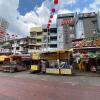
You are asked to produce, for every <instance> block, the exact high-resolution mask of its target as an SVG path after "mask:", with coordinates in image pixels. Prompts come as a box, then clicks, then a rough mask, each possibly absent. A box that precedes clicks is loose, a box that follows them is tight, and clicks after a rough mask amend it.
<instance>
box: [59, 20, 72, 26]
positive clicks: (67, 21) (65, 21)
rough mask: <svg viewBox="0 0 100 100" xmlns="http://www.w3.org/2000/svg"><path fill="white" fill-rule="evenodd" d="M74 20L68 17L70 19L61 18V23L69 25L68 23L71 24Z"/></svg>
mask: <svg viewBox="0 0 100 100" xmlns="http://www.w3.org/2000/svg"><path fill="white" fill-rule="evenodd" d="M73 22H74V20H72V19H70V20H63V21H62V23H61V25H66V24H67V25H70V24H73Z"/></svg>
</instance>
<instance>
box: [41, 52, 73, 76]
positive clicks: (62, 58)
mask: <svg viewBox="0 0 100 100" xmlns="http://www.w3.org/2000/svg"><path fill="white" fill-rule="evenodd" d="M71 53H72V52H71V51H68V50H55V51H47V52H43V53H42V54H41V59H43V60H45V61H46V62H47V63H48V66H47V67H46V73H49V74H63V75H66V74H69V75H71V74H72V69H71V65H70V55H71Z"/></svg>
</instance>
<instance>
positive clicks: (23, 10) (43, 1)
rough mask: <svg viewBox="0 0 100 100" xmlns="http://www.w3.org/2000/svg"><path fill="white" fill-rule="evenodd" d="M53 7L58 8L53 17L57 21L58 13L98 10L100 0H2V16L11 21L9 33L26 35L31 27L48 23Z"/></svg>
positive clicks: (0, 13) (0, 7)
mask: <svg viewBox="0 0 100 100" xmlns="http://www.w3.org/2000/svg"><path fill="white" fill-rule="evenodd" d="M52 7H54V8H55V9H56V13H55V15H54V19H53V23H56V17H57V14H63V13H71V12H76V11H77V12H92V11H95V12H97V11H98V10H99V9H100V0H59V4H58V5H54V4H53V0H0V16H1V17H4V18H5V19H6V20H7V21H8V22H9V27H8V30H7V32H8V33H11V34H17V35H18V36H19V37H25V36H27V35H29V31H30V28H31V27H36V26H41V25H43V24H47V23H48V20H49V16H50V11H51V8H52Z"/></svg>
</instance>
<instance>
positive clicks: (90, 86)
mask: <svg viewBox="0 0 100 100" xmlns="http://www.w3.org/2000/svg"><path fill="white" fill-rule="evenodd" d="M90 99H91V100H100V77H87V76H55V75H36V74H29V73H28V72H19V73H1V72H0V100H90Z"/></svg>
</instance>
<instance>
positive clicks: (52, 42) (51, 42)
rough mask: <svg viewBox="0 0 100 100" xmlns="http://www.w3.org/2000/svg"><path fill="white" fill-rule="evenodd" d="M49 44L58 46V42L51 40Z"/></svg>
mask: <svg viewBox="0 0 100 100" xmlns="http://www.w3.org/2000/svg"><path fill="white" fill-rule="evenodd" d="M49 44H57V40H50V41H49Z"/></svg>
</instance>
